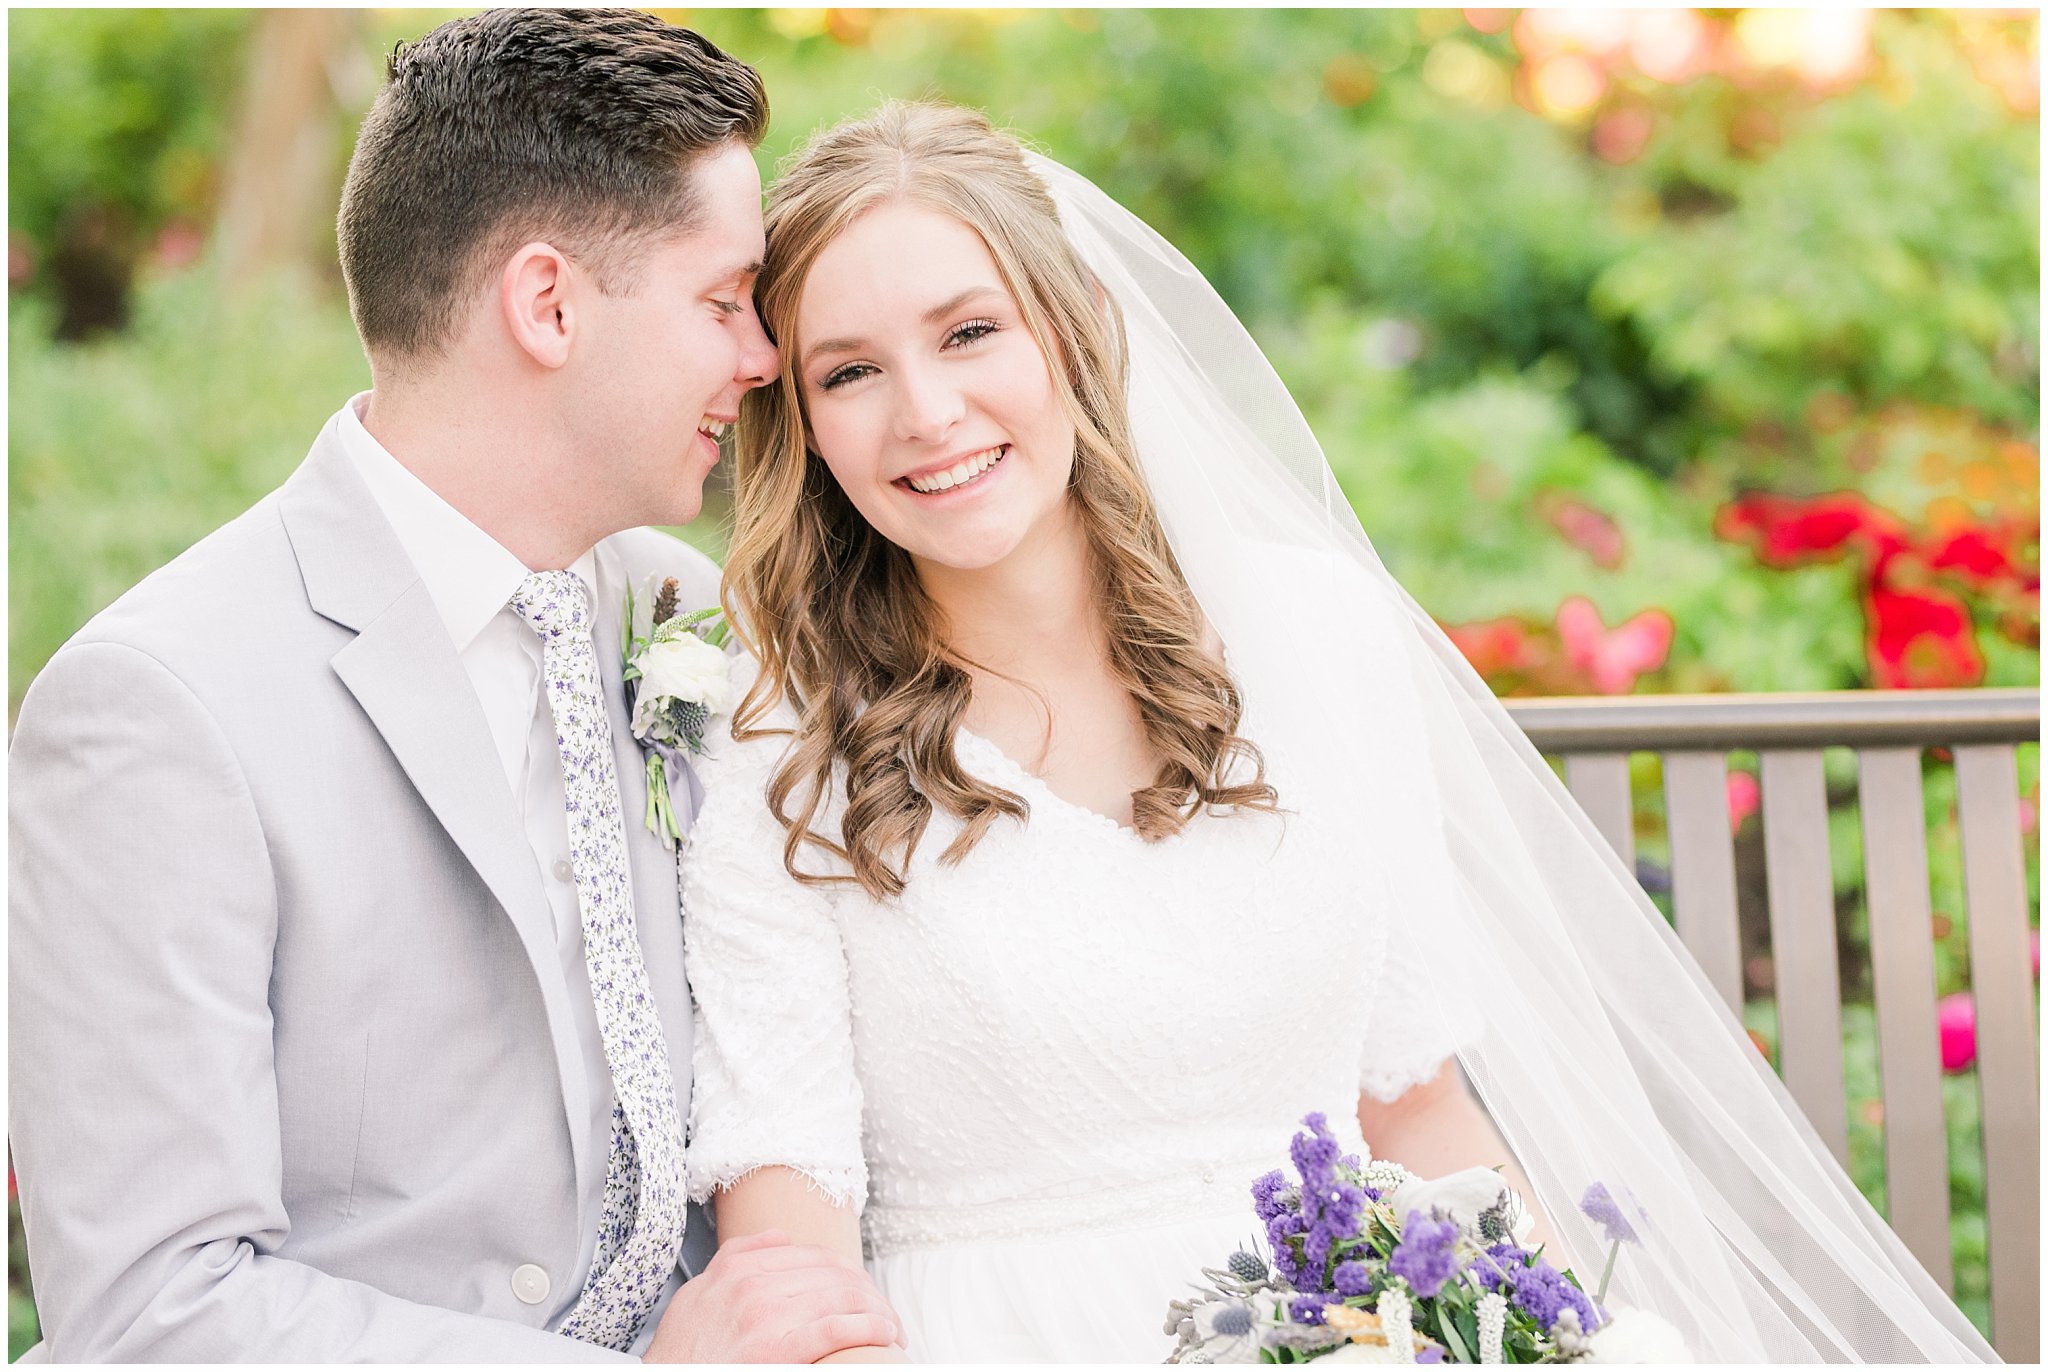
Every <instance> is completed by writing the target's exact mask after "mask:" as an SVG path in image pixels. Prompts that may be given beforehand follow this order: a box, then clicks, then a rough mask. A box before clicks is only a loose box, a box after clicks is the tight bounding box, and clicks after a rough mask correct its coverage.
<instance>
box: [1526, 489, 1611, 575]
mask: <svg viewBox="0 0 2048 1372" xmlns="http://www.w3.org/2000/svg"><path fill="white" fill-rule="evenodd" d="M1542 508H1543V509H1544V517H1545V518H1547V519H1548V520H1549V521H1550V527H1551V528H1553V529H1555V530H1557V532H1558V533H1559V534H1560V535H1562V536H1563V538H1564V541H1565V542H1567V543H1569V544H1571V545H1572V546H1573V547H1574V548H1577V549H1578V550H1579V551H1580V552H1582V553H1584V554H1585V555H1586V556H1587V557H1589V558H1591V559H1593V565H1594V566H1596V567H1604V568H1606V569H1607V570H1608V571H1610V572H1611V571H1613V570H1614V569H1615V568H1617V567H1619V566H1621V565H1622V564H1623V563H1624V562H1626V561H1628V538H1627V536H1626V535H1624V534H1623V533H1622V531H1621V526H1620V525H1619V524H1617V523H1615V522H1614V517H1613V516H1612V515H1610V514H1608V513H1607V512H1606V511H1605V510H1601V509H1597V508H1595V507H1594V506H1592V505H1588V504H1587V503H1586V502H1585V501H1583V500H1575V499H1573V498H1572V497H1570V496H1564V497H1559V498H1555V499H1551V500H1547V501H1544V502H1543V504H1542Z"/></svg>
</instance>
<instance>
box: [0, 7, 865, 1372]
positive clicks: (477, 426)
mask: <svg viewBox="0 0 2048 1372" xmlns="http://www.w3.org/2000/svg"><path fill="white" fill-rule="evenodd" d="M766 122H767V106H766V102H765V98H764V96H763V93H762V89H761V83H760V80H759V78H758V77H757V76H756V74H755V73H754V72H753V70H752V69H750V68H749V67H747V66H745V65H744V64H742V63H740V62H737V61H735V60H733V59H732V58H730V57H728V56H726V55H725V54H724V53H722V52H720V51H719V50H718V49H716V48H714V47H713V46H711V45H710V44H709V43H707V42H705V41H704V40H703V39H701V38H699V37H697V36H696V35H694V34H692V33H689V32H687V31H685V30H683V29H679V28H674V27H671V26H669V25H667V24H664V23H662V22H660V21H658V20H656V19H653V18H651V17H649V16H647V15H644V14H639V13H634V12H628V11H573V10H539V11H523V12H522V11H496V12H491V13H486V14H483V15H480V16H478V17H475V18H471V19H464V20H459V21H456V22H454V23H451V24H448V25H445V26H443V27H442V28H439V29H437V30H435V31H434V32H433V33H431V34H429V35H428V36H427V37H426V38H424V39H423V40H421V41H420V42H418V43H416V44H413V45H411V46H409V47H406V48H403V49H402V50H401V51H400V52H399V53H398V54H397V55H396V56H394V57H393V59H392V62H391V82H390V84H389V86H388V87H387V88H386V89H385V90H384V92H383V93H382V94H381V95H380V97H379V98H378V100H377V102H376V105H375V107H374V108H373V109H372V110H371V112H370V115H369V118H368V119H367V121H366V122H365V123H364V125H363V129H362V133H361V136H360V139H359V141H358V144H357V147H356V152H355V158H354V161H353V162H352V163H351V165H350V168H349V175H348V182H347V186H346V189H345V190H344V192H343V199H342V209H341V223H340V243H341V258H342V267H343V271H344V274H345V275H346V277H347V280H348V288H349V299H350V303H351V306H352V308H353V310H354V314H355V319H356V323H357V327H358V329H359V331H360V333H361V335H362V339H363V344H364V348H365V350H366V352H367V353H368V355H369V360H370V372H371V378H372V384H373V389H372V390H371V391H370V392H368V393H367V394H364V395H360V396H357V397H356V398H355V399H354V400H352V401H350V402H349V403H348V404H346V405H344V406H343V407H342V408H341V410H340V411H339V412H337V413H336V414H335V415H334V417H333V418H332V419H331V420H329V421H328V423H327V426H326V427H325V428H324V429H323V430H322V431H321V433H320V435H319V437H318V438H317V439H315V440H314V443H313V447H312V451H311V453H310V455H309V456H308V457H307V458H306V460H305V462H304V464H303V465H302V466H300V468H299V469H298V471H297V472H296V473H294V474H293V476H292V477H291V479H290V480H288V481H287V482H286V483H285V484H284V485H283V486H282V487H281V488H279V489H278V490H277V491H276V492H274V493H273V494H271V495H270V496H269V497H267V498H266V499H264V500H263V501H262V502H261V503H259V504H258V505H256V507H255V508H253V509H251V510H250V511H249V512H248V513H246V514H244V515H242V516H241V517H240V518H238V519H236V520H235V521H233V522H232V523H230V524H229V525H227V526H226V527H225V528H223V529H221V530H219V531H217V532H216V533H214V534H213V535H211V536H210V537H208V538H206V539H204V540H203V541H201V542H200V543H199V544H198V545H196V546H195V547H193V548H192V549H191V550H190V551H188V552H187V553H185V554H184V555H183V556H182V557H180V558H178V559H177V560H176V561H174V562H172V563H171V564H170V565H169V566H167V567H165V568H163V569H162V570H161V571H159V572H157V573H156V574H154V575H153V576H151V577H149V578H148V579H147V580H145V581H144V582H143V583H142V584H141V585H140V586H138V587H136V588H135V589H134V590H133V591H131V592H129V593H128V594H127V595H126V596H124V597H122V599H121V600H119V601H118V602H116V603H115V604H114V605H113V606H112V607H111V608H109V609H108V610H107V611H106V612H105V613H103V614H101V615H99V616H98V617H97V618H95V619H94V620H93V621H92V623H90V624H89V625H87V626H86V627H85V629H83V630H82V631H81V632H80V633H79V634H78V635H77V637H75V638H73V639H72V640H71V641H70V643H68V644H67V645H66V646H65V647H64V648H63V649H62V650H61V651H60V652H58V654H57V655H56V656H55V657H54V658H53V659H52V660H51V661H50V664H49V666H48V667H47V668H45V669H44V671H43V673H42V674H41V676H39V677H38V678H37V679H36V681H35V684H34V685H33V686H32V687H31V688H30V690H29V693H28V696H27V698H26V700H25V701H24V702H23V704H22V709H21V715H20V719H19V723H18V727H17V730H16V733H15V735H14V740H13V745H12V752H11V757H10V768H9V772H10V781H11V783H12V787H13V791H12V796H11V798H10V804H9V821H10V832H11V838H12V850H11V856H10V886H11V896H12V910H11V916H10V918H11V947H10V950H9V951H10V965H9V990H10V1002H9V1030H10V1049H9V1067H10V1071H11V1095H10V1100H9V1125H10V1130H11V1139H12V1144H13V1149H14V1158H15V1163H16V1167H17V1169H18V1175H19V1177H20V1189H21V1200H22V1208H23V1218H24V1223H25V1226H26V1229H27V1234H28V1243H29V1254H30V1259H31V1262H32V1265H33V1269H34V1274H35V1291H36V1297H37V1302H38V1305H39V1308H40V1312H41V1315H42V1318H43V1328H44V1332H45V1335H46V1338H47V1342H46V1344H45V1345H44V1350H43V1351H44V1352H46V1353H47V1354H48V1355H49V1356H50V1357H51V1358H53V1359H57V1360H65V1361H71V1360H88V1359H94V1360H97V1359H119V1360H136V1359H152V1360H156V1359H165V1360H177V1361H189V1362H213V1361H221V1360H244V1359H251V1360H253V1359H264V1360H280V1361H282V1360H290V1361H323V1362H339V1361H344V1360H359V1359H372V1360H383V1361H401V1362H413V1361H421V1360H428V1359H460V1360H464V1361H476V1362H498V1361H513V1360H523V1361H556V1362H565V1361H571V1360H605V1359H611V1360H621V1359H623V1358H625V1357H627V1356H630V1355H632V1354H642V1355H644V1356H646V1357H647V1358H648V1359H649V1360H688V1359H700V1360H715V1361H734V1360H748V1359H767V1360H776V1361H805V1362H807V1361H810V1360H812V1359H814V1358H816V1357H819V1356H822V1355H824V1354H827V1353H831V1352H835V1351H838V1350H840V1349H842V1348H848V1347H854V1346H860V1345H868V1344H886V1343H888V1342H890V1341H891V1340H893V1339H894V1338H895V1337H896V1326H895V1324H894V1322H893V1319H892V1317H891V1315H890V1313H889V1311H888V1308H887V1306H886V1304H885V1303H883V1301H882V1300H881V1298H880V1296H879V1294H878V1293H877V1292H876V1291H875V1290H874V1288H873V1286H872V1285H871V1283H869V1281H868V1279H867V1277H866V1276H865V1274H863V1273H860V1272H858V1271H855V1270H853V1269H851V1268H849V1267H847V1266H845V1265H843V1264H841V1263H840V1262H838V1261H837V1260H835V1259H834V1258H833V1257H832V1256H831V1255H829V1254H827V1253H825V1252H824V1251H823V1250H819V1249H812V1248H806V1247H797V1246H792V1245H788V1244H786V1243H781V1242H779V1241H774V1240H772V1239H771V1240H770V1241H769V1242H765V1243H745V1244H740V1245H728V1246H727V1247H726V1248H725V1249H724V1251H723V1252H720V1253H719V1254H718V1255H717V1256H716V1257H713V1258H710V1259H709V1261H708V1262H706V1261H704V1257H705V1255H708V1254H709V1253H710V1252H711V1243H710V1235H709V1233H708V1224H707V1222H706V1217H705V1216H704V1215H702V1214H701V1213H700V1212H696V1211H694V1210H693V1211H691V1212H690V1213H689V1215H688V1219H687V1222H686V1220H685V1211H684V1206H683V1178H682V1175H681V1148H682V1131H683V1128H684V1124H685V1122H686V1121H687V1118H688V1101H689V1085H690V1035H691V1015H690V1007H689V1001H688V992H687V989H686V987H685V984H684V979H683V964H682V937H681V926H680V920H679V917H678V909H677V896H676V872H675V858H674V857H673V855H672V854H671V853H669V852H668V851H667V850H666V849H665V848H664V847H663V846H662V844H661V843H660V842H658V841H657V840H656V839H655V838H654V837H653V836H651V835H650V834H649V833H648V832H647V831H646V829H645V828H644V827H643V824H642V820H643V817H644V813H645V811H644V785H643V780H642V779H643V778H644V776H645V774H646V773H645V766H644V763H643V761H642V759H641V757H640V755H639V752H638V750H637V747H636V745H635V743H634V740H633V739H632V737H631V736H630V733H629V731H628V728H627V718H628V717H627V714H626V709H625V698H624V694H623V690H622V686H621V682H620V666H621V663H620V620H621V607H622V600H623V597H624V595H625V592H626V589H627V587H629V586H633V585H638V584H639V583H640V582H641V580H642V579H643V578H645V577H647V576H649V575H659V576H673V577H676V578H678V580H679V582H680V588H681V603H682V605H683V607H684V608H691V607H695V606H707V605H711V604H714V603H716V599H717V590H718V572H717V568H716V567H715V566H713V565H712V563H711V562H709V561H708V560H707V559H705V558H704V557H702V556H701V555H699V554H697V553H694V552H692V551H690V550H689V549H687V548H686V547H684V546H683V545H682V544H680V543H677V542H675V541H674V540H672V539H669V538H667V537H665V536H663V535H660V534H657V533H653V532H651V531H648V530H646V529H644V528H642V527H640V526H642V525H647V524H680V523H684V522H686V521H688V520H690V519H692V518H693V517H695V515H696V514H697V511H698V505H699V501H700V498H701V494H702V492H701V486H702V483H703V480H704V478H705V476H706V474H707V473H708V472H709V471H710V470H711V467H712V466H713V464H714V463H715V462H716V461H717V457H718V449H717V442H716V435H717V434H718V433H719V432H721V431H722V430H723V428H724V426H725V425H726V424H727V423H729V422H730V421H731V420H732V419H733V418H734V417H735V415H736V413H737V410H738V407H739V401H740V396H741V395H742V393H743V392H744V391H746V390H747V389H748V388H749V387H753V386H758V385H761V384H764V383H765V382H766V381H767V380H768V379H769V378H770V377H772V376H773V375H774V372H775V364H776V358H775V352H774V348H773V346H772V345H771V344H770V343H769V341H768V339H767V338H766V336H765V335H764V334H763V333H762V330H761V327H760V325H759V323H758V322H757V320H756V319H755V317H754V314H753V311H752V305H751V302H750V299H749V293H750V289H751V286H752V277H753V273H754V271H755V269H756V267H757V264H758V263H759V261H760V257H761V251H762V238H761V215H760V181H759V178H758V176H757V174H756V172H755V169H754V163H753V158H752V154H751V151H750V149H751V148H752V147H753V146H754V145H755V144H756V143H758V141H759V140H760V137H761V135H762V133H763V131H764V128H765V125H766ZM685 818H687V817H685ZM679 1259H680V1260H681V1270H679V1265H678V1264H679ZM685 1270H687V1271H689V1272H693V1273H695V1274H696V1275H695V1277H694V1279H693V1280H690V1281H689V1282H688V1283H687V1284H683V1283H682V1281H681V1277H682V1275H683V1272H684V1271H685Z"/></svg>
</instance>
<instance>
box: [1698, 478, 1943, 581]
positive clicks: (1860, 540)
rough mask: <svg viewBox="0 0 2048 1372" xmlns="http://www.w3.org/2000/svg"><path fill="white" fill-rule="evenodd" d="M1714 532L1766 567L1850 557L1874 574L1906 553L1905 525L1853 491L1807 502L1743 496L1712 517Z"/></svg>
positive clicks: (1757, 494) (1841, 492)
mask: <svg viewBox="0 0 2048 1372" xmlns="http://www.w3.org/2000/svg"><path fill="white" fill-rule="evenodd" d="M1714 533H1715V534H1716V535H1718V536H1719V537H1721V538H1725V539H1727V540H1728V541H1729V542H1731V543H1746V544H1748V545H1749V547H1750V549H1751V550H1752V551H1753V552H1755V553H1756V556H1757V560H1758V561H1759V562H1761V563H1763V564H1764V565H1765V566H1767V567H1796V566H1800V565H1801V564H1803V563H1807V562H1818V561H1825V560H1827V559H1829V558H1834V557H1840V556H1842V555H1843V554H1844V553H1847V552H1855V553H1857V554H1859V555H1860V556H1861V557H1862V558H1863V560H1864V564H1865V566H1866V567H1868V568H1870V569H1871V570H1872V571H1873V572H1875V571H1877V570H1880V569H1882V568H1883V566H1884V564H1885V563H1887V562H1889V561H1891V559H1892V558H1893V557H1894V556H1896V555H1897V554H1898V553H1900V552H1903V551H1904V550H1905V548H1906V530H1905V526H1904V525H1903V524H1902V523H1900V521H1899V519H1898V517H1897V516H1895V515H1893V514H1891V513H1890V512H1889V511H1886V510H1881V509H1879V508H1877V507H1876V506H1874V505H1872V504H1870V503H1869V502H1868V501H1866V500H1864V498H1863V497H1862V496H1860V495H1857V494H1856V493H1855V492H1853V491H1839V492H1836V493H1835V494H1833V495H1823V496H1814V497H1812V498H1810V499H1807V498H1801V497H1798V496H1784V495H1770V494H1767V493H1763V492H1758V493H1755V494H1751V495H1745V496H1742V497H1741V498H1740V499H1737V500H1732V501H1730V502H1729V503H1728V504H1726V505H1723V506H1722V507H1721V508H1720V510H1719V511H1718V512H1716V513H1715V515H1714Z"/></svg>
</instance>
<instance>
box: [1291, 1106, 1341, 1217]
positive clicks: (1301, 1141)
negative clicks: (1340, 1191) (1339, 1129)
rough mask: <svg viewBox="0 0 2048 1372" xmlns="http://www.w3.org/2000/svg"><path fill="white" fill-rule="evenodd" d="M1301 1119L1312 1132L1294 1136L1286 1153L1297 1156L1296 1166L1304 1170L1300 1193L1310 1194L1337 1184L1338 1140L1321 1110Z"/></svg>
mask: <svg viewBox="0 0 2048 1372" xmlns="http://www.w3.org/2000/svg"><path fill="white" fill-rule="evenodd" d="M1301 1122H1302V1123H1303V1124H1305V1125H1307V1126H1308V1128H1309V1132H1308V1133H1306V1134H1296V1135H1295V1136H1294V1142H1293V1143H1292V1144H1290V1145H1289V1146H1288V1149H1287V1155H1288V1156H1289V1157H1290V1158H1292V1159H1293V1160H1294V1170H1295V1171H1297V1172H1299V1173H1301V1194H1302V1195H1303V1197H1307V1196H1309V1195H1311V1194H1314V1193H1317V1192H1326V1191H1328V1190H1329V1189H1330V1187H1331V1186H1333V1185H1335V1184H1336V1181H1337V1140H1336V1139H1335V1138H1333V1137H1331V1134H1330V1122H1329V1120H1328V1118H1327V1117H1325V1116H1324V1114H1323V1113H1322V1112H1321V1111H1320V1110H1318V1111H1317V1112H1315V1113H1314V1114H1312V1115H1305V1116H1303V1117H1302V1121H1301Z"/></svg>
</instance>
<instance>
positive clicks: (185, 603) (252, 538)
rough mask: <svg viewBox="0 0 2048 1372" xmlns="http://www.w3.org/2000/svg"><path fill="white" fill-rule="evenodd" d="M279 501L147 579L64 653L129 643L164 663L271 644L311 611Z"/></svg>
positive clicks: (272, 499) (268, 500)
mask: <svg viewBox="0 0 2048 1372" xmlns="http://www.w3.org/2000/svg"><path fill="white" fill-rule="evenodd" d="M278 501H279V495H278V492H276V491H272V492H271V493H270V494H268V495H266V496H264V497H263V498H262V499H261V500H258V501H257V502H256V503H255V504H254V505H252V506H251V507H250V508H249V509H247V510H245V511H243V512H242V513H241V514H239V515H237V516H236V517H235V518H233V519H231V520H229V521H228V522H227V523H225V524H223V525H221V526H220V527H219V528H217V529H215V530H214V531H213V532H211V533H209V534H207V535H206V536H205V537H203V538H201V539H199V541H198V542H196V543H194V544H192V546H190V547H189V548H187V549H185V551H184V552H182V553H179V554H178V555H177V556H176V557H174V558H172V559H171V560H170V561H169V562H167V563H165V564H164V565H163V566H161V567H159V568H157V569H156V570H155V571H153V572H151V573H150V574H149V575H147V576H145V577H144V578H143V579H142V580H141V581H139V582H137V583H136V584H135V585H134V586H132V587H130V588H129V589H128V590H127V591H126V592H125V593H123V594H122V595H121V596H119V597H118V598H116V599H115V600H114V602H113V603H112V604H110V605H108V606H107V607H106V608H105V609H104V610H101V611H100V612H99V613H98V614H96V615H94V616H93V617H92V618H91V619H90V620H88V621H87V622H86V624H85V626H84V627H83V628H81V629H80V630H79V631H78V632H77V633H76V634H74V635H73V636H72V638H71V640H70V642H69V643H67V644H66V645H65V647H66V648H69V647H72V646H74V645H82V644H86V643H98V642H112V643H125V644H127V645H128V646H130V647H134V648H139V649H141V650H142V651H144V652H148V653H150V654H151V656H155V657H159V658H162V657H164V656H166V655H170V654H175V653H177V652H178V651H179V650H180V649H181V648H186V647H189V649H190V650H193V651H201V652H204V651H208V650H211V649H215V648H217V647H218V646H219V645H220V643H221V642H222V641H224V640H249V639H259V638H273V637H274V636H275V632H276V629H277V628H278V626H279V623H280V621H281V620H282V619H283V618H284V617H285V616H288V615H290V614H292V613H293V612H294V610H296V611H297V612H300V613H303V612H304V609H305V605H306V597H305V590H304V588H303V586H302V585H301V584H300V581H299V574H298V563H297V561H296V560H295V559H294V558H293V556H292V551H291V543H290V540H289V538H288V537H287V536H286V534H285V530H284V523H283V520H282V518H281V517H280V514H279V509H278ZM60 651H61V650H60Z"/></svg>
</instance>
